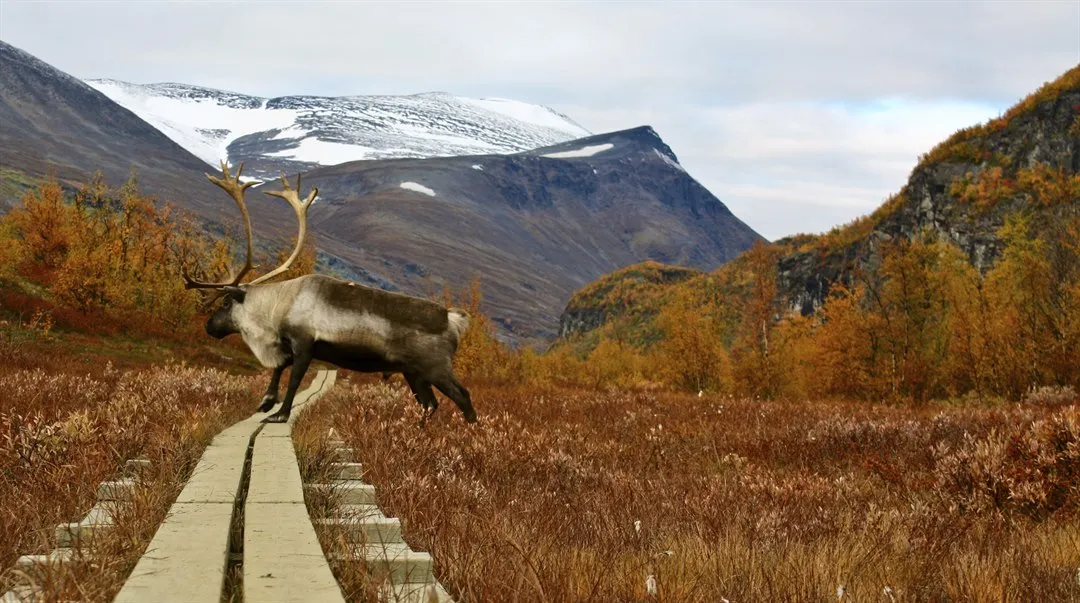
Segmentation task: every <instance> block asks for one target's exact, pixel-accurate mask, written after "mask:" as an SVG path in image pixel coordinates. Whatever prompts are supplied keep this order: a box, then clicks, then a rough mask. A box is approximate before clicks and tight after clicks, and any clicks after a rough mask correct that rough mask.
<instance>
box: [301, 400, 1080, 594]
mask: <svg viewBox="0 0 1080 603" xmlns="http://www.w3.org/2000/svg"><path fill="white" fill-rule="evenodd" d="M473 394H474V399H475V400H476V401H477V408H478V409H479V410H480V412H481V418H480V422H479V423H478V424H476V425H472V426H466V425H465V424H464V422H463V421H461V420H460V418H459V417H457V416H455V415H454V413H452V412H448V411H447V409H443V410H441V411H440V412H439V413H437V414H436V416H435V419H433V420H432V422H431V423H430V424H429V425H428V426H427V428H426V430H420V429H418V427H417V422H418V421H419V420H420V411H419V407H418V406H417V405H416V403H415V402H414V401H413V400H412V399H411V395H410V394H409V393H408V390H407V388H405V387H404V386H403V385H402V384H400V383H396V382H391V383H390V384H383V383H380V384H370V383H368V384H362V385H361V384H354V385H352V386H350V385H348V384H340V387H339V388H338V392H337V393H336V395H334V396H332V397H328V398H326V399H324V400H323V401H322V402H320V404H319V405H318V406H316V407H314V408H313V409H311V410H310V411H308V412H307V413H305V414H304V415H302V416H301V418H300V420H299V422H298V425H297V432H296V437H297V439H298V441H304V440H312V439H318V437H319V436H320V435H321V436H322V437H325V434H326V432H327V430H328V428H329V427H331V426H332V427H334V428H335V429H336V430H337V432H338V434H340V436H341V437H343V438H344V439H345V441H346V443H347V444H348V445H350V446H352V447H353V448H354V450H356V455H357V457H356V459H355V460H357V461H360V462H362V463H363V465H364V467H365V470H366V476H365V479H366V481H368V482H370V483H373V484H375V486H376V488H377V492H378V495H379V504H380V506H382V507H383V509H384V511H385V512H386V513H387V514H389V515H392V516H396V517H400V518H401V521H402V524H403V526H404V532H405V539H406V540H407V541H408V543H409V544H410V546H411V547H412V548H414V549H420V550H427V551H430V552H431V553H432V555H433V556H434V558H435V560H436V567H437V575H438V578H439V580H440V581H441V582H442V583H443V584H444V585H446V586H447V588H448V589H449V590H450V591H451V593H452V594H454V595H456V596H458V597H459V599H458V600H464V601H590V600H591V601H642V600H657V601H722V600H725V598H726V600H730V601H824V600H836V597H837V591H838V589H843V592H844V593H845V596H844V598H843V599H842V600H851V601H879V600H880V601H889V600H896V601H1075V600H1077V598H1078V597H1080V584H1078V583H1077V579H1076V574H1077V571H1078V569H1080V524H1078V523H1077V521H1076V511H1077V508H1078V505H1080V492H1078V489H1077V483H1080V482H1078V478H1080V411H1078V410H1077V408H1076V406H1075V402H1076V395H1075V394H1074V393H1072V392H1070V391H1062V390H1059V389H1054V390H1047V391H1045V392H1042V393H1038V394H1033V395H1032V396H1031V397H1030V398H1029V399H1027V400H1025V401H1024V402H1022V403H1020V404H998V405H984V404H978V403H966V404H945V403H941V404H938V403H934V404H927V405H919V406H915V405H911V404H881V403H876V404H868V403H865V402H854V401H847V400H814V401H810V400H781V401H771V402H766V401H760V400H753V399H747V398H730V397H722V396H717V395H703V396H701V397H699V396H697V395H696V394H678V393H668V392H655V391H628V390H625V389H623V388H611V389H606V390H605V389H573V388H551V389H543V388H536V387H510V386H478V387H474V388H473ZM305 449H311V450H317V449H318V447H317V446H307V447H301V454H302V456H303V455H304V450H305ZM304 462H305V461H304V460H302V464H303V463H304ZM306 462H307V463H308V464H309V465H310V464H311V463H312V462H313V461H312V460H311V459H310V458H308V459H307V461H306ZM650 575H651V576H652V577H653V579H654V580H655V584H656V589H657V590H656V594H655V596H649V595H648V593H647V591H646V581H647V580H648V578H649V576H650ZM340 577H341V578H342V582H343V583H344V584H346V585H347V589H348V591H347V592H348V593H349V594H351V596H352V597H355V598H352V599H351V600H374V599H370V598H368V597H371V596H372V595H373V593H374V592H375V589H376V588H377V586H378V585H375V584H367V583H365V582H364V580H363V576H355V575H354V576H349V575H344V576H340ZM890 595H891V596H890Z"/></svg>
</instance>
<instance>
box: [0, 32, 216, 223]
mask: <svg viewBox="0 0 1080 603" xmlns="http://www.w3.org/2000/svg"><path fill="white" fill-rule="evenodd" d="M132 168H135V169H137V170H138V174H139V181H140V183H141V184H142V185H143V187H144V190H152V191H154V192H155V193H156V194H158V195H161V196H162V197H168V198H174V199H179V198H183V199H185V200H187V201H188V202H189V203H190V204H191V205H192V206H194V207H196V208H201V209H203V210H206V211H212V212H213V213H217V210H218V207H217V202H216V194H215V193H214V192H213V189H214V188H215V187H214V186H213V185H211V184H209V183H208V182H206V178H204V177H203V176H202V172H203V171H204V170H205V169H206V164H205V163H204V162H202V161H201V160H199V159H198V158H197V157H195V156H194V155H192V154H190V153H188V152H187V151H185V150H184V149H183V148H182V147H180V146H179V145H178V144H176V143H175V142H173V141H172V140H169V138H168V137H166V136H165V135H164V134H162V133H161V132H159V131H158V130H156V129H155V128H154V127H152V126H151V125H150V124H147V123H146V122H145V121H143V120H141V119H139V118H138V116H136V115H135V114H134V113H132V112H131V111H128V110H127V109H124V108H123V107H121V106H119V105H117V104H116V103H114V102H112V101H111V100H109V99H108V98H107V97H105V96H104V95H103V94H101V93H99V92H97V91H96V90H94V89H93V88H91V87H90V86H87V85H86V84H84V83H83V82H81V81H80V80H78V79H76V78H74V77H72V76H70V75H68V74H66V73H64V72H62V71H60V70H58V69H56V68H54V67H52V66H51V65H48V64H47V63H44V62H43V61H40V60H38V59H36V58H34V57H33V56H31V55H30V54H28V53H26V52H23V51H22V50H19V49H18V48H15V47H14V46H11V45H9V44H7V43H5V42H2V41H0V169H2V170H3V171H4V173H5V175H6V177H5V181H6V180H7V178H8V177H11V178H14V179H17V180H19V181H20V182H22V181H30V180H32V179H33V178H36V177H41V176H45V175H48V174H53V175H55V176H56V177H57V178H59V179H61V180H62V181H69V182H78V181H85V180H86V179H87V178H88V176H89V175H90V174H91V173H92V172H93V171H94V170H97V169H100V170H102V172H103V173H104V175H105V177H106V179H107V180H108V181H109V182H111V183H113V184H119V183H121V182H123V181H124V180H125V179H127V177H128V176H129V175H130V173H131V170H132ZM16 173H18V174H21V175H23V176H28V177H29V180H27V179H25V178H23V177H22V176H16V175H15V174H16ZM2 191H3V192H4V194H0V208H2V207H4V206H10V205H11V204H12V202H14V201H16V200H17V198H18V192H19V191H18V190H17V188H12V187H7V186H5V187H2ZM211 200H213V201H211Z"/></svg>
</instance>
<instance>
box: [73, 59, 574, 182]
mask: <svg viewBox="0 0 1080 603" xmlns="http://www.w3.org/2000/svg"><path fill="white" fill-rule="evenodd" d="M86 82H87V83H88V84H89V85H90V86H92V87H94V88H95V89H96V90H98V91H99V92H102V93H103V94H105V95H107V96H109V97H110V98H111V99H112V100H114V101H115V102H117V103H118V104H120V105H122V106H124V107H126V108H128V109H129V110H131V111H132V112H134V113H135V114H137V115H139V116H140V117H141V118H142V119H143V120H145V121H146V122H148V123H150V124H152V125H154V126H155V127H157V128H158V129H159V130H161V131H162V132H163V133H164V134H166V135H167V136H169V137H170V138H171V139H173V140H174V141H176V142H177V143H178V144H180V145H181V146H183V147H184V148H186V149H188V150H189V151H190V152H192V153H193V154H195V155H196V156H198V157H200V158H201V159H203V161H206V162H207V163H210V164H211V165H216V163H217V162H218V161H220V160H221V159H226V158H227V159H228V160H229V161H231V162H233V163H238V162H240V161H244V162H245V165H247V166H248V167H249V173H251V174H252V175H255V176H262V177H269V176H272V175H273V174H274V173H276V172H277V171H281V170H284V171H288V172H295V171H301V170H303V169H309V168H314V167H318V166H320V165H335V164H338V163H345V162H347V161H356V160H363V159H392V158H404V157H445V156H459V155H474V154H492V153H513V152H519V151H525V150H528V149H532V148H535V147H540V146H545V145H549V144H555V143H558V142H562V141H565V140H572V139H575V138H579V137H581V136H588V135H590V134H591V132H589V131H588V130H586V129H585V128H583V127H581V126H580V125H579V124H577V122H574V121H573V120H572V119H570V118H569V117H567V116H566V115H564V114H562V113H559V112H557V111H555V110H554V109H551V108H550V107H546V106H543V105H534V104H530V103H524V102H520V101H515V100H510V99H493V98H480V99H475V98H468V97H461V96H455V95H452V94H448V93H443V92H423V93H417V94H409V95H342V96H320V95H288V96H276V97H262V96H255V95H249V94H244V93H239V92H232V91H229V90H221V89H216V88H208V87H203V86H193V85H189V84H180V83H175V82H166V83H157V84H132V83H129V82H124V81H121V80H110V79H91V80H86Z"/></svg>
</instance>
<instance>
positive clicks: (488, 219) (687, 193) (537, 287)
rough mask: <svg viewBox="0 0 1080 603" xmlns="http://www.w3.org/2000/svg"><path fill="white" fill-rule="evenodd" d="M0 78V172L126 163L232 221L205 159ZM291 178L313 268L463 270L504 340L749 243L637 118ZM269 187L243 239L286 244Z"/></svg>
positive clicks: (22, 73) (57, 80) (184, 203)
mask: <svg viewBox="0 0 1080 603" xmlns="http://www.w3.org/2000/svg"><path fill="white" fill-rule="evenodd" d="M0 84H2V87H0V160H2V161H3V167H4V172H3V176H2V177H0V181H3V182H8V181H10V180H11V179H12V174H14V175H15V176H16V177H17V179H20V181H23V180H25V181H27V182H31V181H32V180H33V179H35V178H39V177H42V176H46V175H49V174H50V173H54V174H56V175H57V176H59V177H60V178H61V179H62V180H64V181H67V182H72V183H75V182H80V181H85V180H86V179H87V177H88V176H89V175H90V174H91V173H92V172H93V171H94V170H96V169H101V170H102V171H103V172H104V174H105V176H106V178H107V181H108V182H109V183H110V184H112V185H114V186H115V185H119V184H120V183H121V182H123V181H124V180H125V179H126V178H127V176H128V175H129V173H130V170H131V169H132V168H135V169H137V170H138V181H139V186H140V190H141V191H142V192H144V193H146V194H150V195H154V196H156V197H157V198H158V199H160V200H167V201H171V202H173V203H175V204H176V205H177V206H179V207H180V208H181V209H187V210H191V211H194V212H196V213H197V214H198V215H200V216H202V217H203V218H204V219H206V220H208V221H211V222H219V223H233V222H234V221H235V220H236V218H237V216H236V215H235V214H236V210H235V208H234V207H233V206H232V203H231V202H229V201H228V198H227V197H226V196H225V195H223V194H222V193H221V191H220V190H218V189H217V188H216V187H214V186H213V185H211V184H210V183H209V182H207V181H206V179H205V177H204V176H203V173H204V172H206V171H213V170H210V169H208V166H207V165H206V163H205V162H203V161H202V160H200V159H199V158H197V157H195V156H194V155H192V154H191V153H189V152H188V151H186V150H185V149H183V148H181V147H180V146H179V145H178V144H177V143H176V142H174V141H172V140H170V139H169V138H168V137H166V136H165V135H164V134H162V133H161V132H160V131H158V130H157V129H155V128H153V127H151V126H150V125H149V124H147V123H146V122H144V121H142V120H141V119H139V118H138V117H137V116H136V115H135V114H134V113H132V112H131V111H129V110H127V109H124V108H123V107H121V106H119V105H117V104H116V103H114V102H112V101H111V100H109V99H108V98H107V97H105V96H104V95H103V94H101V93H100V92H98V91H96V90H94V89H93V88H91V87H90V86H88V85H86V84H85V83H83V82H81V81H79V80H77V79H75V78H73V77H71V76H69V75H67V74H65V73H63V72H61V71H59V70H57V69H55V68H53V67H51V66H49V65H47V64H45V63H43V62H41V61H39V60H37V59H35V58H33V57H32V56H30V55H28V54H26V53H25V52H22V51H20V50H18V49H15V48H13V47H11V46H9V45H6V44H4V45H2V46H0ZM214 102H226V101H223V100H222V99H221V98H216V99H215V101H214ZM227 102H228V103H233V104H238V105H243V104H244V103H246V102H248V101H246V100H244V99H243V98H241V97H236V98H231V100H228V101H227ZM561 136H565V134H562V135H561ZM235 144H236V143H235V141H234V143H233V144H231V145H230V149H232V148H234V147H235ZM514 144H524V142H518V143H514ZM507 145H508V146H506V147H503V148H502V149H501V150H502V151H506V150H507V149H509V148H511V147H510V146H509V143H507ZM230 153H231V151H230ZM234 159H235V158H234ZM245 173H249V172H247V170H245ZM293 173H295V172H293ZM275 175H276V174H275ZM290 175H292V174H290ZM304 185H305V189H306V187H308V186H318V187H319V189H320V195H319V198H318V200H317V201H316V202H315V204H314V205H313V206H312V208H311V210H310V226H311V229H310V231H309V232H311V234H312V238H313V239H314V242H315V243H316V246H317V249H318V251H319V254H320V260H321V262H322V265H323V266H329V268H330V269H332V270H334V271H336V272H338V273H340V274H342V275H345V276H347V277H350V278H353V279H356V280H358V281H360V282H365V283H369V284H372V285H375V286H378V287H382V288H386V289H391V290H399V291H404V292H407V293H412V294H437V293H438V292H439V290H440V289H441V288H442V286H443V285H444V284H448V285H451V286H453V287H454V288H456V289H459V290H460V289H463V288H464V287H465V286H466V285H467V284H468V282H469V280H470V279H471V278H472V277H473V276H479V277H480V278H481V281H482V283H483V291H484V295H485V303H484V309H485V311H487V312H488V313H489V314H490V315H491V316H492V317H493V318H494V320H495V321H496V323H497V324H498V325H499V326H500V328H501V330H502V332H503V334H504V335H507V336H510V337H515V338H523V337H541V338H550V337H553V336H555V335H556V333H557V328H558V315H559V312H560V310H561V309H562V308H563V307H564V305H565V304H566V300H567V299H569V297H570V295H571V293H572V292H573V291H574V289H577V288H579V287H581V286H582V285H584V284H586V283H588V282H589V281H590V280H592V279H594V278H596V277H598V276H600V275H602V274H605V273H608V272H611V271H612V270H615V269H617V268H619V267H621V266H625V265H628V264H633V263H636V262H640V261H642V260H657V261H662V262H667V263H672V264H680V265H686V266H693V267H697V268H700V269H711V268H715V267H716V266H718V265H720V264H722V263H723V262H725V261H727V260H728V259H730V258H732V257H734V256H735V255H737V254H738V253H739V252H741V251H742V250H744V249H746V248H747V247H748V246H749V245H750V244H752V243H753V242H754V241H757V240H761V237H760V236H759V235H758V234H757V233H755V232H754V231H753V230H752V229H750V228H749V227H748V226H747V225H746V224H744V223H743V222H742V221H740V220H739V219H738V218H737V217H735V216H734V215H732V214H731V212H730V211H729V210H728V209H727V208H726V207H725V206H724V204H723V203H721V202H720V200H719V199H717V198H716V197H715V196H713V195H712V194H711V193H709V191H707V190H706V189H705V188H704V187H702V186H701V185H700V184H699V183H698V182H697V181H695V180H694V179H693V178H692V177H691V176H690V175H689V174H687V173H686V171H685V170H683V168H682V167H681V166H680V165H679V163H678V159H677V157H676V156H675V154H674V153H673V152H672V150H671V149H670V148H669V147H668V146H667V145H666V144H664V142H663V141H662V140H661V139H660V137H659V136H658V135H657V134H656V132H654V131H653V130H652V129H651V128H649V127H640V128H635V129H631V130H626V131H622V132H613V133H609V134H601V135H596V136H590V137H586V138H582V139H578V140H574V141H569V142H562V143H559V144H555V145H548V146H543V147H541V148H537V149H532V150H527V151H522V152H515V153H509V154H508V153H505V152H502V153H500V154H484V155H472V156H460V157H431V158H408V159H379V160H367V161H354V162H349V163H343V164H340V165H335V166H325V167H318V168H315V169H311V170H309V171H305V173H304ZM277 186H278V184H277V182H276V180H274V181H270V182H266V183H264V184H261V185H259V186H256V187H255V188H253V189H250V190H249V193H248V199H249V206H250V209H251V215H252V221H253V223H254V226H255V231H256V236H261V237H262V238H263V242H264V243H266V242H268V241H277V242H279V244H287V241H288V239H289V237H291V236H293V235H294V233H295V229H296V224H295V218H294V216H293V215H292V212H291V210H290V209H289V208H288V207H287V206H286V205H285V204H284V203H281V202H280V200H277V199H272V198H269V197H266V196H265V195H262V194H260V192H261V190H264V189H269V188H277ZM2 190H6V189H3V187H0V191H2ZM15 199H17V197H8V201H9V202H10V201H14V200H15Z"/></svg>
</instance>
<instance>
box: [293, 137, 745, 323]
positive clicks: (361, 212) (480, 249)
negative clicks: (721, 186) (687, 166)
mask: <svg viewBox="0 0 1080 603" xmlns="http://www.w3.org/2000/svg"><path fill="white" fill-rule="evenodd" d="M304 182H305V183H306V184H309V185H311V186H318V187H319V191H320V193H319V195H320V199H319V201H318V202H316V204H315V205H314V206H313V208H312V210H311V212H310V219H311V223H312V226H313V227H314V229H315V230H316V232H317V233H319V234H318V237H319V238H318V243H319V246H320V249H322V250H324V251H325V252H327V253H329V254H332V255H334V256H336V257H337V258H340V259H341V260H342V261H343V262H346V263H349V264H352V265H356V266H363V267H365V268H366V270H367V271H368V273H369V274H367V275H357V277H358V278H373V275H377V276H378V279H379V280H378V281H374V282H377V284H379V285H380V286H383V287H386V288H394V289H400V290H404V291H409V292H416V291H422V290H425V289H430V288H432V287H434V286H436V285H437V284H438V283H439V282H440V281H441V280H442V279H445V280H446V281H448V282H450V283H464V282H467V281H468V280H469V279H470V278H471V277H472V276H473V275H479V276H480V277H481V280H482V283H483V285H484V295H485V298H486V301H487V303H486V308H487V310H488V312H489V314H490V315H491V316H492V317H493V319H494V320H495V321H496V322H497V323H498V324H500V325H502V326H503V328H504V329H505V330H506V331H507V332H512V333H514V334H515V335H517V336H523V337H542V338H550V337H552V336H554V335H555V334H556V329H557V325H558V316H559V312H560V311H561V310H562V308H563V307H564V305H565V303H566V300H567V299H569V297H570V294H571V292H572V291H573V290H574V289H577V288H578V287H581V286H582V285H584V284H586V283H588V282H589V281H590V280H592V279H594V278H596V277H598V276H600V275H601V274H604V273H607V272H610V271H612V270H615V269H617V268H619V267H621V266H625V265H627V264H633V263H635V262H639V261H641V260H645V259H652V260H659V261H663V262H667V263H672V264H682V265H687V266H696V267H698V268H701V269H711V268H715V267H716V266H719V265H720V264H722V263H723V262H725V261H727V260H729V259H730V258H732V257H734V256H735V255H737V254H738V253H739V252H741V251H742V250H744V249H746V248H747V247H749V246H750V245H751V244H752V243H753V242H754V241H758V240H762V239H761V237H760V235H758V234H757V233H755V232H754V231H753V230H752V229H751V228H749V227H748V226H747V225H746V224H744V223H743V222H742V221H741V220H739V219H738V218H737V217H735V216H734V215H732V213H731V212H730V211H729V210H728V209H727V207H725V206H724V204H723V203H721V202H720V200H719V199H717V198H716V197H715V196H713V195H712V194H711V193H709V191H707V190H706V189H705V188H704V187H702V186H701V185H700V184H699V183H698V182H697V181H695V180H694V179H693V178H692V177H690V175H689V174H687V173H686V172H685V171H684V170H683V169H682V168H681V167H680V166H679V164H678V160H677V159H676V157H675V155H674V153H672V151H671V149H670V148H668V146H667V145H666V144H664V143H663V141H662V140H661V139H660V137H659V136H658V135H657V134H656V132H654V131H653V130H652V128H649V127H640V128H635V129H632V130H626V131H621V132H613V133H610V134H601V135H597V136H592V137H589V138H585V139H581V140H576V141H573V142H570V143H565V144H562V145H557V146H553V147H546V148H543V149H537V150H533V151H528V152H524V153H518V154H513V155H482V156H472V157H447V158H429V159H398V160H382V161H359V162H352V163H346V164H342V165H338V166H333V167H324V168H318V169H314V170H311V171H310V172H307V173H305V176H304Z"/></svg>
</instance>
